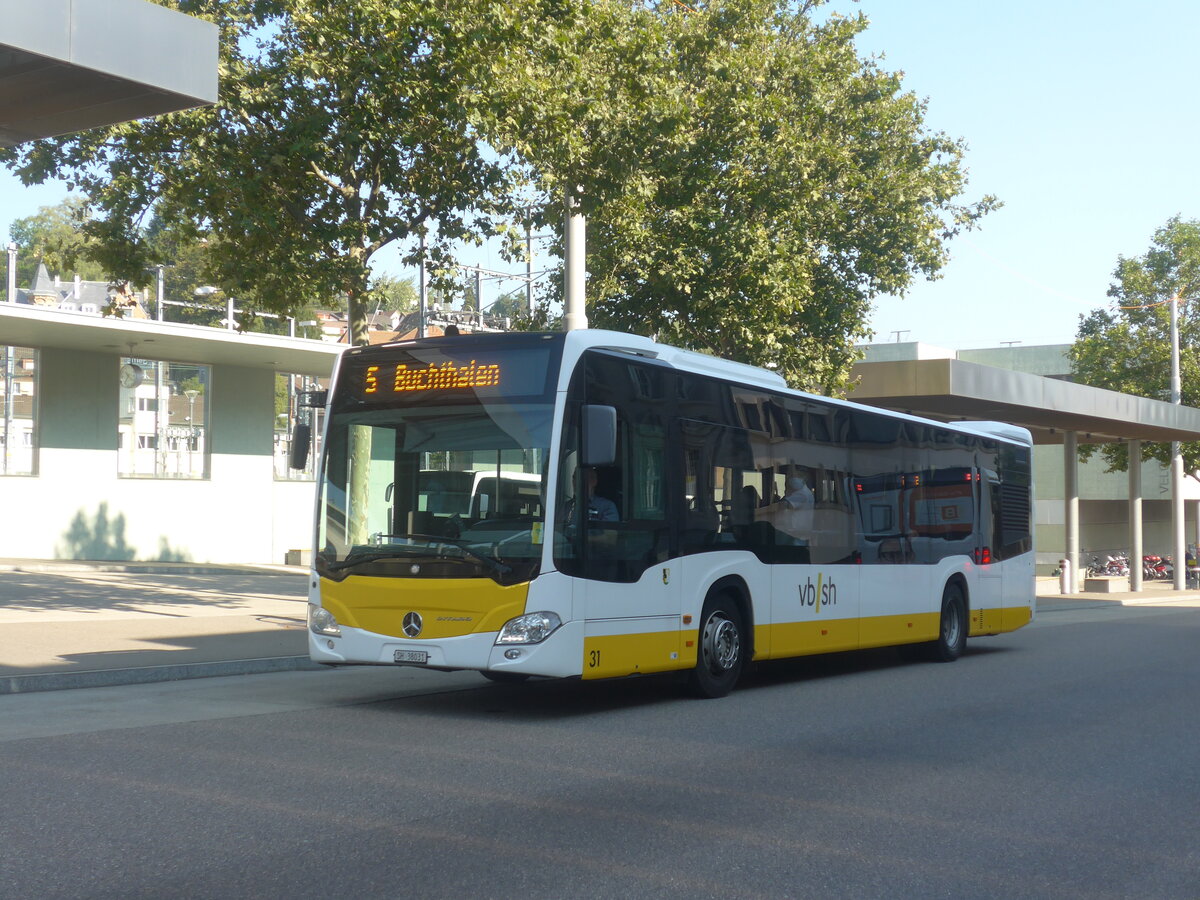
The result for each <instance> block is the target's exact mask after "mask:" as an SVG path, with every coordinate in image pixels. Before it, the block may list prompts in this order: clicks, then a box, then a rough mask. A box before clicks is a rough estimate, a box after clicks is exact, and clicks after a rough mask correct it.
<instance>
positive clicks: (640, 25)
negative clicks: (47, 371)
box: [0, 0, 995, 390]
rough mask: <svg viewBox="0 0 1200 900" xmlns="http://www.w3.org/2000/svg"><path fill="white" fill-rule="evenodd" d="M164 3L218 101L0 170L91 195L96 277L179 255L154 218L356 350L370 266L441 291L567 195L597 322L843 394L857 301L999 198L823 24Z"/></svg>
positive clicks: (666, 6) (218, 274)
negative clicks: (973, 183)
mask: <svg viewBox="0 0 1200 900" xmlns="http://www.w3.org/2000/svg"><path fill="white" fill-rule="evenodd" d="M160 2H163V3H164V5H169V6H174V7H177V8H180V9H183V10H184V11H186V12H190V13H193V14H196V15H200V16H202V17H204V18H207V19H210V20H212V21H214V22H216V23H217V24H218V25H219V26H220V28H221V32H222V42H221V73H220V74H221V100H220V102H219V104H218V105H217V106H215V107H212V108H207V109H201V110H194V111H190V112H184V113H175V114H171V115H167V116H163V117H159V118H157V119H153V120H148V121H143V122H136V123H129V124H125V125H120V126H115V127H113V128H108V129H101V130H99V131H95V132H87V133H83V134H79V135H74V136H70V137H66V138H60V139H53V140H47V141H39V142H35V143H33V144H30V145H27V146H24V147H21V148H18V149H16V150H10V151H0V160H4V159H7V162H8V164H9V165H10V166H11V167H12V168H14V169H15V170H16V171H18V172H19V173H20V174H21V176H22V178H24V179H25V180H26V181H29V182H32V181H40V180H43V179H44V178H46V177H48V176H50V175H60V176H65V177H67V178H68V179H70V180H72V181H73V182H74V183H76V184H77V185H79V186H80V187H81V188H82V189H84V190H85V191H87V193H88V194H89V196H91V197H92V198H93V200H94V202H95V204H96V207H97V209H98V210H100V212H101V215H100V216H99V217H98V218H97V219H95V220H93V221H92V222H91V223H89V225H88V233H89V235H91V236H92V237H94V238H95V239H96V240H97V242H98V243H99V245H100V246H101V247H102V248H103V261H104V263H105V265H107V266H109V267H110V270H111V271H113V272H115V273H117V274H119V275H121V274H123V275H126V276H127V277H133V275H132V273H140V272H141V271H142V270H143V269H144V268H145V267H146V266H149V265H153V264H155V263H169V262H172V260H170V259H167V258H166V255H167V253H168V250H167V249H165V248H164V247H162V246H155V245H154V244H153V242H152V241H151V240H150V239H149V238H148V237H147V229H146V228H144V227H143V223H144V220H147V218H148V216H149V215H150V212H151V210H153V212H154V214H155V215H157V216H158V217H160V218H161V219H163V220H164V221H166V222H168V223H170V224H171V225H172V226H173V227H179V228H181V229H183V230H184V232H185V233H186V232H187V229H189V228H190V229H192V232H193V233H194V235H197V236H198V235H200V234H207V235H210V236H211V238H212V240H211V242H210V244H209V245H208V247H207V249H206V251H205V257H206V262H205V266H206V267H207V270H208V272H209V275H210V276H211V280H210V283H212V284H216V285H220V286H221V287H223V288H224V289H225V290H226V291H228V292H231V293H233V294H234V295H235V296H238V297H239V298H242V297H253V298H254V299H255V302H256V305H258V306H259V307H260V308H263V309H268V310H274V311H279V312H289V311H292V310H294V309H296V308H297V306H298V305H299V304H300V303H302V302H303V301H305V300H306V299H309V298H318V297H330V296H344V297H346V298H347V302H348V306H349V313H350V319H351V323H352V333H353V340H354V342H356V343H362V342H364V341H365V339H366V333H365V314H366V312H367V311H368V310H369V309H371V308H373V305H374V304H373V302H372V300H373V296H372V289H371V286H370V279H369V265H370V261H371V259H372V257H373V256H374V255H375V254H376V253H377V252H378V251H379V250H380V249H381V248H382V247H384V246H387V245H389V244H392V243H399V244H400V245H401V246H402V247H403V249H404V261H405V262H406V263H409V264H414V265H415V264H416V262H417V260H418V256H419V249H418V248H419V238H420V237H421V236H422V235H424V236H425V237H426V239H427V241H428V254H427V260H428V263H429V265H430V268H431V270H432V271H433V272H434V278H433V284H432V287H433V293H434V294H437V293H438V292H439V291H440V292H441V293H442V294H443V295H444V296H446V297H457V296H461V294H462V290H461V288H458V287H456V286H455V284H454V281H455V276H454V274H453V273H454V271H455V270H454V267H453V251H454V249H455V248H456V247H459V246H462V245H464V244H469V243H472V242H478V241H481V240H483V239H485V238H487V237H489V236H491V235H496V234H502V235H505V236H506V237H507V238H508V239H509V243H510V250H511V251H512V252H513V253H514V254H515V253H517V252H518V251H517V249H516V245H517V238H518V237H519V230H520V229H519V228H517V226H518V225H521V226H523V225H524V224H525V222H526V221H532V222H533V223H534V224H535V225H537V226H538V227H539V229H541V228H545V227H550V228H551V229H553V230H555V231H556V232H559V233H561V227H562V212H563V199H564V197H565V195H566V193H567V192H568V191H576V190H578V191H579V199H580V202H581V205H582V211H583V212H584V213H585V214H586V215H587V216H588V228H589V231H588V270H589V273H590V277H589V283H588V297H589V311H588V312H589V317H590V319H591V322H592V323H593V324H594V325H597V326H603V327H609V328H615V329H617V330H623V331H631V332H636V333H642V334H652V335H656V336H658V337H659V338H660V339H662V340H665V341H670V342H672V343H677V344H681V345H683V346H689V347H694V348H697V349H703V350H708V351H711V352H714V353H718V354H721V355H723V356H728V357H732V358H734V359H740V360H744V361H748V362H753V363H758V364H772V365H774V366H775V367H776V368H777V369H778V370H779V371H780V372H781V373H783V374H784V375H785V376H786V377H787V378H788V379H789V380H790V381H791V382H792V383H793V384H796V385H799V386H804V387H819V388H823V389H827V390H829V389H836V388H837V387H839V386H840V385H841V384H842V383H843V381H844V378H845V376H846V373H847V371H848V369H849V366H850V364H851V363H852V362H853V360H854V356H855V353H854V349H853V346H854V343H855V342H856V341H859V340H861V339H862V338H865V337H866V336H867V330H866V327H865V324H864V322H865V319H866V316H867V314H868V312H869V310H870V308H871V304H872V303H873V302H874V300H875V298H876V297H877V296H878V295H879V294H881V293H900V294H902V293H903V292H904V290H905V288H906V287H907V286H908V285H909V284H911V282H912V280H913V278H914V277H917V276H930V277H932V276H933V275H935V274H936V272H937V271H938V269H939V268H940V267H941V266H942V265H943V264H944V262H945V260H946V241H947V240H948V239H949V238H951V237H952V236H953V235H954V234H956V233H957V232H958V231H959V230H960V229H961V228H964V227H971V226H972V225H973V224H974V223H975V222H976V220H977V219H978V218H979V217H980V216H982V215H983V214H985V213H986V212H987V211H988V210H989V209H991V208H992V207H993V206H994V205H995V203H994V200H992V198H989V197H985V198H983V199H982V200H980V201H978V202H976V203H974V204H969V205H961V204H959V203H958V202H957V200H956V198H957V197H958V196H959V194H961V192H962V191H963V189H964V186H965V176H964V172H963V168H962V154H963V145H962V144H961V142H958V141H956V140H952V139H950V138H948V137H946V136H945V135H943V134H939V133H930V132H929V131H928V130H927V129H926V128H925V126H924V122H923V119H924V113H925V109H924V105H923V103H922V101H920V100H919V99H918V98H916V97H915V96H913V95H912V94H911V93H906V92H904V91H903V89H902V87H901V83H900V79H899V77H898V76H897V75H895V74H892V73H889V72H886V71H883V70H882V69H881V68H880V66H879V65H878V63H876V62H875V61H872V60H862V59H860V58H859V57H858V56H857V53H856V51H855V49H854V43H853V42H854V38H855V36H856V35H857V34H858V33H859V32H861V31H862V29H863V28H864V27H866V20H865V19H863V18H862V17H858V18H855V19H843V18H839V17H830V18H829V19H828V20H827V21H818V20H817V19H815V18H814V17H813V15H812V13H811V10H812V8H813V7H814V6H817V5H819V4H818V3H816V2H804V3H800V4H797V3H795V2H792V0H712V2H699V3H689V4H683V3H678V2H671V0H649V2H645V0H522V2H519V3H507V4H502V3H464V4H439V3H431V2H429V0H322V2H320V3H318V2H316V0H160ZM559 249H560V250H561V246H560V248H559ZM555 290H556V289H552V290H551V291H550V292H549V293H548V294H545V295H544V296H543V297H541V298H540V305H539V313H538V315H537V316H536V317H535V318H536V319H538V320H539V321H540V322H541V323H543V324H544V323H548V321H549V315H548V313H547V312H546V310H547V309H549V308H552V306H553V303H554V301H555V300H556V296H555ZM522 324H523V325H529V326H531V327H532V326H535V325H536V324H538V323H537V322H535V321H528V322H523V323H522Z"/></svg>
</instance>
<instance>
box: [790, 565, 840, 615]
mask: <svg viewBox="0 0 1200 900" xmlns="http://www.w3.org/2000/svg"><path fill="white" fill-rule="evenodd" d="M798 587H799V588H800V605H801V606H811V607H813V611H814V612H818V613H819V612H820V611H821V607H822V606H836V605H837V585H836V584H834V583H833V579H832V578H830V579H829V580H828V581H826V580H825V575H824V573H819V574H818V575H817V583H816V584H813V581H812V579H811V578H809V579H807V580H805V582H804V584H801V585H798Z"/></svg>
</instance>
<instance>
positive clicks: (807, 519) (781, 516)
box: [755, 468, 816, 547]
mask: <svg viewBox="0 0 1200 900" xmlns="http://www.w3.org/2000/svg"><path fill="white" fill-rule="evenodd" d="M815 506H816V502H815V498H814V496H813V491H812V488H811V487H809V484H808V473H807V470H806V469H803V468H797V469H795V470H794V471H793V474H792V475H790V476H789V477H788V479H787V483H786V492H785V493H784V495H783V497H781V498H780V499H779V500H776V501H775V502H774V503H771V504H770V505H768V506H766V507H764V508H763V509H760V510H759V511H758V512H757V513H756V514H755V518H756V519H757V520H758V521H761V522H768V523H769V524H771V525H773V526H774V528H775V530H776V532H778V533H779V535H780V537H781V539H780V540H779V541H778V542H779V543H781V544H790V545H792V546H801V547H802V546H807V544H808V541H809V538H810V536H811V535H812V530H813V510H814V508H815Z"/></svg>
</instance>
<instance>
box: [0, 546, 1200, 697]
mask: <svg viewBox="0 0 1200 900" xmlns="http://www.w3.org/2000/svg"><path fill="white" fill-rule="evenodd" d="M307 575H308V570H307V569H305V568H302V567H299V566H218V565H196V564H191V563H152V562H146V563H143V562H129V563H126V562H80V561H53V560H25V559H0V634H3V635H4V638H5V640H3V641H0V694H14V693H25V692H31V691H46V690H63V689H68V688H77V687H103V686H110V685H120V684H139V683H148V682H155V681H175V680H179V679H183V678H203V677H212V676H221V675H248V674H256V673H263V672H279V671H288V670H295V669H310V668H319V667H318V666H315V665H314V664H313V663H311V662H310V661H309V659H308V645H307V636H306V630H305V629H306V604H307V598H308V582H307ZM1058 587H1059V585H1058V579H1057V578H1039V579H1038V581H1037V590H1038V610H1039V612H1052V611H1054V610H1066V609H1081V608H1089V607H1093V608H1094V607H1105V606H1112V605H1123V606H1128V605H1141V604H1162V603H1189V604H1197V605H1200V590H1194V591H1186V592H1178V593H1177V592H1175V591H1173V590H1171V585H1170V583H1168V582H1160V581H1155V582H1147V583H1146V585H1145V590H1144V591H1142V592H1141V593H1137V594H1135V593H1131V592H1115V593H1114V592H1104V593H1079V594H1069V595H1064V594H1060V593H1057V591H1058Z"/></svg>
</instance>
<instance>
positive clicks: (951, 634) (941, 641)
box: [929, 584, 968, 662]
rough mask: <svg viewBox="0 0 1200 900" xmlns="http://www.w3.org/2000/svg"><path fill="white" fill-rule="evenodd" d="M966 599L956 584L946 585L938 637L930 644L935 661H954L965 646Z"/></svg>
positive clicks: (960, 654) (966, 625) (966, 626)
mask: <svg viewBox="0 0 1200 900" xmlns="http://www.w3.org/2000/svg"><path fill="white" fill-rule="evenodd" d="M967 628H968V624H967V601H966V600H965V599H964V597H963V592H962V588H961V587H959V586H958V585H957V584H948V585H946V590H945V591H944V592H943V594H942V622H941V627H940V628H939V630H938V639H937V640H936V641H934V642H933V644H932V645H930V648H929V649H930V651H931V655H932V656H933V659H934V660H935V661H937V662H954V660H956V659H958V658H959V657H960V656H962V652H963V650H964V649H965V648H966V646H967Z"/></svg>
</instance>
